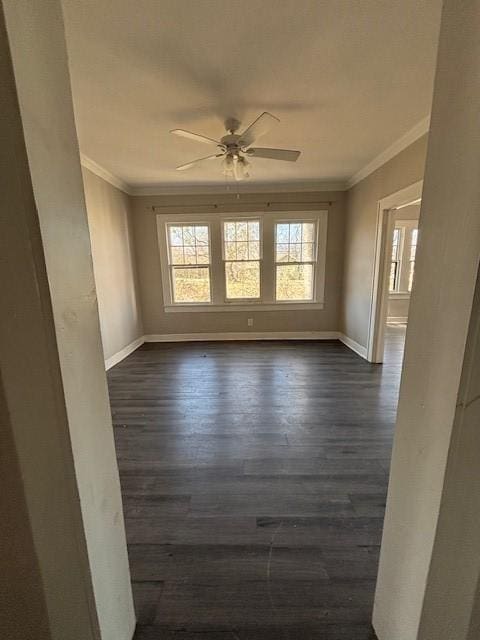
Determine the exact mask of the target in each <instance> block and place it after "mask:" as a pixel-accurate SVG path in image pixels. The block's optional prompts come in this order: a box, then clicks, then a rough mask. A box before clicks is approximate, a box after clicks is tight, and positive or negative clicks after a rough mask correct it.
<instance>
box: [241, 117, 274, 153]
mask: <svg viewBox="0 0 480 640" xmlns="http://www.w3.org/2000/svg"><path fill="white" fill-rule="evenodd" d="M277 122H280V120H279V119H278V118H276V117H275V116H272V114H271V113H268V111H264V112H263V113H262V115H260V116H258V118H257V119H256V120H255V121H254V122H252V124H251V125H250V126H249V127H248V129H245V131H244V132H243V133H242V134H241V135H240V140H239V144H240V146H241V147H249V146H250V145H251V144H253V143H254V142H255V140H257V139H258V138H260V136H263V134H264V133H267V131H269V130H270V129H271V128H272V127H273V125H274V124H277Z"/></svg>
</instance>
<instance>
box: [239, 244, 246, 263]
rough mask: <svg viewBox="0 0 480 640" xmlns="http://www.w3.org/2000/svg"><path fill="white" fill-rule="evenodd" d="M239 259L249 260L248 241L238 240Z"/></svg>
mask: <svg viewBox="0 0 480 640" xmlns="http://www.w3.org/2000/svg"><path fill="white" fill-rule="evenodd" d="M237 260H248V242H237Z"/></svg>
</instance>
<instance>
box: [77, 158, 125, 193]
mask: <svg viewBox="0 0 480 640" xmlns="http://www.w3.org/2000/svg"><path fill="white" fill-rule="evenodd" d="M80 164H81V165H82V167H85V169H88V170H89V171H91V172H92V173H94V174H95V175H96V176H98V177H99V178H102V180H105V181H106V182H109V183H110V184H111V185H112V186H113V187H116V188H117V189H120V191H123V192H124V193H126V194H127V195H132V188H131V187H130V185H128V184H127V183H126V182H124V181H123V180H122V179H121V178H117V176H114V175H113V173H110V171H107V170H106V169H104V168H103V167H101V166H100V165H99V164H97V163H96V162H95V161H94V160H92V159H91V158H89V157H88V156H86V155H85V154H84V153H80Z"/></svg>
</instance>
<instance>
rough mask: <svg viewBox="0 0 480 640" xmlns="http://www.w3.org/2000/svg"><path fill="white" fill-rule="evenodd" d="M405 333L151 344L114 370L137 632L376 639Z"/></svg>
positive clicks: (140, 636)
mask: <svg viewBox="0 0 480 640" xmlns="http://www.w3.org/2000/svg"><path fill="white" fill-rule="evenodd" d="M403 340H404V330H403V328H401V327H400V328H399V327H397V328H389V329H388V331H387V352H386V359H385V364H384V365H383V366H377V365H371V364H369V363H367V362H365V361H364V360H362V359H361V358H359V357H358V356H356V355H355V354H354V353H353V352H352V351H350V350H349V349H347V348H346V347H345V346H344V345H342V344H340V343H339V342H335V341H331V342H265V343H262V342H249V343H189V344H187V343H185V344H182V343H177V344H146V345H144V346H143V347H141V348H140V349H138V350H137V351H135V352H134V353H133V354H131V355H130V356H129V357H128V358H126V359H125V360H124V361H123V362H121V363H120V364H118V365H117V366H115V367H114V368H112V369H111V370H110V371H109V372H108V382H109V392H110V401H111V407H112V417H113V423H114V435H115V443H116V448H117V457H118V462H119V470H120V479H121V486H122V495H123V503H124V512H125V523H126V532H127V540H128V549H129V558H130V566H131V575H132V581H133V592H134V600H135V604H136V609H137V618H138V626H137V631H136V635H135V640H200V639H201V640H313V639H316V638H318V639H319V640H320V639H321V640H374V638H375V636H374V634H373V631H372V629H371V626H370V618H371V609H372V601H373V593H374V585H375V578H376V572H377V566H378V554H379V548H380V540H381V533H382V524H383V514H384V508H385V496H386V489H387V482H388V470H389V462H388V461H389V458H390V451H391V444H392V438H393V430H394V423H395V413H396V404H397V396H398V387H399V380H400V368H401V358H402V345H403Z"/></svg>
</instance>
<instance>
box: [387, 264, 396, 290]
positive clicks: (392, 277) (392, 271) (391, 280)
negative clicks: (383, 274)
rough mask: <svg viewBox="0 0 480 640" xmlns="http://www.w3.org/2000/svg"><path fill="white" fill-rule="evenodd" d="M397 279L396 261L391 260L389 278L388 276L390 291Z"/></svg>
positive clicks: (393, 288)
mask: <svg viewBox="0 0 480 640" xmlns="http://www.w3.org/2000/svg"><path fill="white" fill-rule="evenodd" d="M396 280H397V262H392V263H391V265H390V278H389V287H388V288H389V289H390V291H395V286H396Z"/></svg>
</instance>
